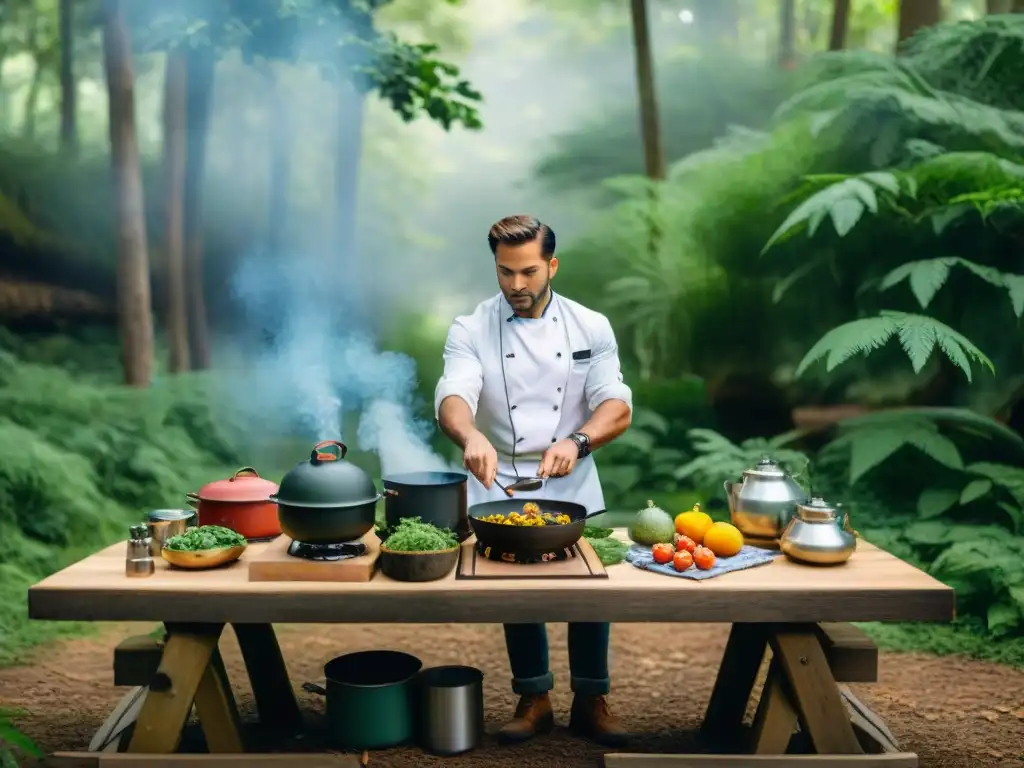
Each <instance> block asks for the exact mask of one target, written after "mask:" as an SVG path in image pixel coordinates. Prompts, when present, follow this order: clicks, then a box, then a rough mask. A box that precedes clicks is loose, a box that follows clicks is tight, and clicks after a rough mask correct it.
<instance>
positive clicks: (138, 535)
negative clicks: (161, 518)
mask: <svg viewBox="0 0 1024 768" xmlns="http://www.w3.org/2000/svg"><path fill="white" fill-rule="evenodd" d="M129 532H130V535H131V538H129V539H128V552H127V555H126V556H125V561H124V573H125V576H128V577H131V578H138V577H141V576H152V575H153V572H154V571H155V570H156V566H155V565H154V563H153V553H152V549H151V548H152V546H153V539H152V538H151V537H150V535H149V527H148V526H147V525H146V524H145V523H142V524H139V525H133V526H132V527H131V528H130V529H129Z"/></svg>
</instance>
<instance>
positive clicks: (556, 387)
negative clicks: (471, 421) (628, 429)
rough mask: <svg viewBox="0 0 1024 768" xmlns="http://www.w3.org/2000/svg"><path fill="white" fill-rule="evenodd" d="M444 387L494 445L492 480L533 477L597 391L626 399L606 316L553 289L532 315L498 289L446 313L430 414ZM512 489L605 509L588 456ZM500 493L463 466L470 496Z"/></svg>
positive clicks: (595, 401)
mask: <svg viewBox="0 0 1024 768" xmlns="http://www.w3.org/2000/svg"><path fill="white" fill-rule="evenodd" d="M453 395H454V396H457V397H460V398H462V399H463V400H464V401H465V402H466V403H467V404H468V405H469V408H470V410H471V411H472V412H473V415H474V417H475V420H476V427H477V429H479V430H480V431H481V432H483V434H484V435H486V436H487V438H488V439H489V440H490V441H491V444H492V445H493V446H494V448H495V450H496V451H497V453H498V477H497V479H498V482H500V483H501V484H502V485H508V484H509V483H512V482H514V481H515V480H516V479H518V478H521V477H523V478H526V477H536V475H537V471H538V469H539V468H540V460H541V456H542V454H543V453H544V451H545V450H546V449H547V448H549V447H550V446H551V445H552V444H553V443H556V442H558V441H559V440H562V439H564V438H566V437H568V436H569V435H570V434H571V433H573V432H575V431H576V430H578V429H580V427H582V426H583V425H584V424H585V423H586V421H587V420H588V419H589V418H590V416H591V414H592V413H593V412H594V410H595V409H596V408H597V407H598V406H599V405H600V404H601V403H603V402H604V401H605V400H612V399H614V400H621V401H622V402H624V403H625V404H626V405H627V406H629V408H630V411H632V408H633V395H632V392H631V391H630V389H629V387H628V386H627V385H626V384H625V383H624V382H623V380H622V371H621V368H620V365H619V352H618V345H617V344H616V342H615V333H614V331H612V327H611V324H610V323H609V322H608V319H607V318H606V317H605V316H604V315H602V314H600V313H599V312H594V311H593V310H591V309H587V308H586V307H584V306H582V305H581V304H577V303H576V302H575V301H571V300H569V299H567V298H565V297H563V296H558V295H555V294H554V293H552V295H551V300H550V301H549V302H548V306H547V308H546V309H545V310H544V314H543V315H542V316H541V317H539V318H523V317H519V316H517V315H516V314H515V312H514V311H513V309H512V307H511V305H510V304H509V303H508V301H506V300H505V297H504V296H503V295H502V294H500V293H499V294H498V295H497V296H493V297H491V298H489V299H487V300H486V301H482V302H481V303H480V304H479V305H477V307H476V309H475V310H474V311H473V313H472V314H469V315H461V316H459V317H457V318H455V320H454V322H453V323H452V325H451V327H450V328H449V330H448V340H447V342H446V343H445V347H444V374H443V375H442V377H441V379H440V380H439V381H438V382H437V387H436V389H435V391H434V414H435V417H437V416H438V415H439V413H440V409H441V403H442V402H443V401H444V399H445V398H447V397H450V396H453ZM516 497H517V498H520V497H521V498H524V499H528V498H546V499H554V500H561V501H572V502H576V503H578V504H581V505H583V506H584V507H586V508H587V511H588V512H590V513H598V512H601V511H604V509H605V506H604V493H603V491H602V489H601V483H600V480H599V479H598V476H597V467H596V466H595V464H594V459H593V456H587V457H585V458H583V459H581V460H580V461H578V462H577V463H576V466H575V467H574V468H573V471H572V472H571V473H570V474H569V475H567V476H566V477H556V478H548V479H547V480H545V482H544V486H543V487H542V488H541V489H539V490H538V491H532V492H517V493H516ZM505 498H507V496H506V495H505V493H504V491H502V490H501V489H500V488H498V487H497V486H496V485H492V486H491V488H490V490H488V489H486V488H485V487H484V486H483V484H482V483H481V482H480V481H479V480H477V479H476V478H475V477H473V476H472V475H470V477H469V483H468V501H469V503H470V504H471V505H472V504H479V503H481V502H484V501H492V500H497V499H505Z"/></svg>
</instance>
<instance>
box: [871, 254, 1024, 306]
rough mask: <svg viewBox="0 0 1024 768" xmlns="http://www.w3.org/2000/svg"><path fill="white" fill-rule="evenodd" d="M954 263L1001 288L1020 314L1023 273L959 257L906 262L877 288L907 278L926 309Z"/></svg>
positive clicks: (887, 287) (894, 283)
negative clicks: (1016, 273)
mask: <svg viewBox="0 0 1024 768" xmlns="http://www.w3.org/2000/svg"><path fill="white" fill-rule="evenodd" d="M954 266H959V267H963V268H964V269H966V270H967V271H969V272H971V273H972V274H973V275H975V276H976V277H980V278H981V279H982V280H984V281H985V282H986V283H988V284H989V285H993V286H995V287H996V288H1003V289H1005V290H1006V291H1007V293H1008V295H1009V297H1010V303H1011V304H1012V305H1013V311H1014V314H1016V316H1017V317H1020V316H1021V315H1022V314H1024V275H1014V274H1011V273H1009V272H1000V271H999V270H998V269H996V268H995V267H989V266H985V265H984V264H976V263H975V262H973V261H968V260H967V259H962V258H960V257H959V256H942V257H939V258H936V259H921V260H919V261H908V262H907V263H906V264H901V265H900V266H898V267H896V268H895V269H894V270H892V271H891V272H889V273H888V274H886V275H885V276H884V277H883V278H882V281H881V283H880V284H879V290H881V291H886V290H888V289H890V288H892V287H893V286H895V285H899V284H900V283H901V282H903V281H904V280H907V279H909V281H910V290H911V291H912V292H913V294H914V298H916V299H917V303H918V304H920V305H921V308H922V309H927V307H928V305H929V304H930V303H931V300H932V299H933V298H934V297H935V294H936V293H938V291H939V289H940V288H942V286H943V285H945V284H946V281H947V280H948V279H949V273H950V269H951V268H952V267H954Z"/></svg>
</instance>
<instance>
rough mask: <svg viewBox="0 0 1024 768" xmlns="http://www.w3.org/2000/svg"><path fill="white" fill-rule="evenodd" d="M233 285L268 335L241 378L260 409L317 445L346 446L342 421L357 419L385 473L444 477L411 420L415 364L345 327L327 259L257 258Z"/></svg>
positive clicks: (363, 443)
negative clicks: (349, 416)
mask: <svg viewBox="0 0 1024 768" xmlns="http://www.w3.org/2000/svg"><path fill="white" fill-rule="evenodd" d="M231 287H232V292H233V294H234V298H235V300H236V301H237V302H238V304H239V305H240V306H241V307H242V308H243V311H244V312H245V315H246V320H247V321H248V322H249V323H250V325H251V327H254V328H260V329H262V332H263V337H262V338H261V339H259V340H257V342H256V343H255V344H254V345H252V347H251V348H250V350H249V352H248V354H247V359H248V360H249V364H248V366H247V370H246V371H245V373H244V378H245V380H246V385H247V387H246V388H247V389H248V391H250V392H254V393H255V395H256V396H255V397H254V398H252V400H253V402H255V403H256V404H257V405H258V407H259V408H260V409H272V410H273V411H274V412H278V413H286V414H293V415H294V417H295V420H296V422H297V423H296V425H295V426H297V427H298V428H299V429H301V430H303V431H304V432H307V433H308V434H309V436H310V438H311V439H315V440H316V441H320V440H338V439H341V440H344V438H345V435H344V434H343V430H344V427H343V422H344V418H343V417H344V415H345V414H346V413H358V414H359V427H358V430H357V434H356V438H357V440H358V447H359V448H360V449H362V450H366V451H374V452H376V453H377V455H378V457H379V458H380V464H381V470H382V473H383V474H385V475H390V474H396V473H400V472H420V471H442V470H445V469H448V465H447V463H446V462H445V461H444V460H443V459H442V458H441V457H439V456H437V455H436V454H435V453H434V452H433V451H432V450H431V448H430V446H429V444H428V440H429V438H430V434H431V430H432V425H431V424H429V423H423V422H420V421H417V420H416V419H415V418H414V417H413V407H414V406H415V396H416V392H417V376H416V364H415V362H414V361H413V360H412V359H411V358H410V357H408V356H407V355H403V354H400V353H397V352H391V351H387V350H382V349H380V347H379V346H378V345H377V344H376V342H375V340H374V339H373V338H372V336H371V335H370V334H369V333H367V332H366V331H363V330H361V329H359V328H352V327H348V323H350V322H351V320H350V319H348V318H345V317H344V316H340V315H343V313H342V312H340V309H341V307H343V306H344V301H343V300H342V297H344V295H345V287H344V286H342V285H337V284H335V282H334V281H333V280H332V279H331V278H330V275H329V270H325V262H324V259H323V257H322V256H319V255H318V256H317V257H306V258H291V259H282V258H281V257H279V256H276V254H274V255H268V254H266V253H253V254H251V255H249V256H248V257H247V258H245V259H243V260H242V261H241V263H240V264H239V268H238V270H237V271H236V273H235V276H234V279H233V280H232V286H231Z"/></svg>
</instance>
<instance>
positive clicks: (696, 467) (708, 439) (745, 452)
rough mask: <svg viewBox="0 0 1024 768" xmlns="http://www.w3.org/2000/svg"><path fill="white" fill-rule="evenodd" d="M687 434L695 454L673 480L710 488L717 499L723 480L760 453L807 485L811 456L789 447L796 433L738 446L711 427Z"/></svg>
mask: <svg viewBox="0 0 1024 768" xmlns="http://www.w3.org/2000/svg"><path fill="white" fill-rule="evenodd" d="M687 435H688V437H689V438H690V441H691V442H692V444H693V451H694V453H696V454H697V456H696V458H694V459H693V460H692V461H689V462H687V463H686V464H683V465H682V466H681V467H679V468H678V469H676V471H675V477H676V479H677V480H680V481H687V480H689V481H691V482H693V483H695V484H696V485H697V487H699V488H708V489H711V490H712V491H713V492H714V493H715V495H716V496H718V497H719V498H723V499H724V498H725V490H724V483H725V482H727V481H729V482H735V481H737V480H739V479H740V478H741V477H742V476H743V471H744V470H747V469H750V468H751V467H753V466H754V465H755V464H757V462H758V460H759V459H760V458H761V457H762V456H771V457H772V458H774V459H775V460H776V461H777V462H778V463H779V466H780V467H782V468H783V469H785V470H786V471H787V472H788V473H789V474H790V475H791V476H792V477H793V479H794V480H796V481H797V482H798V483H800V484H801V485H804V486H805V487H806V486H809V484H810V478H809V477H808V471H809V470H810V459H809V458H808V456H807V454H805V453H804V452H802V451H798V450H795V449H793V448H790V447H788V446H789V445H790V444H791V443H793V441H794V440H796V439H797V438H798V437H799V436H800V435H799V433H789V434H784V435H777V436H776V437H772V438H768V439H765V438H760V437H755V438H750V439H748V440H744V441H743V442H742V443H740V444H739V445H736V444H735V443H733V442H731V441H730V440H728V439H726V438H725V437H723V436H722V435H720V434H718V433H717V432H715V431H714V430H711V429H691V430H690V431H689V432H688V433H687Z"/></svg>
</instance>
